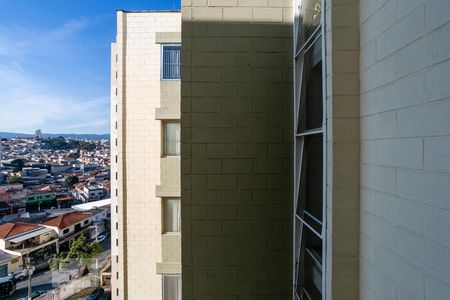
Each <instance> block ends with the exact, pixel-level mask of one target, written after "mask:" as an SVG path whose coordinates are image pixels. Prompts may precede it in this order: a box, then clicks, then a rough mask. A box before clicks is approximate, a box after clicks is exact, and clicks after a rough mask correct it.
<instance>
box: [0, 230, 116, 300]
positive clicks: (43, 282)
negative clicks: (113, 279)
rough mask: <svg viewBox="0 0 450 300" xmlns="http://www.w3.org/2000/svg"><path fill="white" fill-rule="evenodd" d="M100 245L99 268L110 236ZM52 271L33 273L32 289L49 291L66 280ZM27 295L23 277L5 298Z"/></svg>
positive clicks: (105, 253)
mask: <svg viewBox="0 0 450 300" xmlns="http://www.w3.org/2000/svg"><path fill="white" fill-rule="evenodd" d="M100 245H101V246H102V250H103V251H102V252H101V253H100V255H99V256H98V260H99V268H101V267H102V266H103V265H104V264H105V263H106V261H107V259H108V257H109V255H110V253H111V240H110V238H107V239H105V240H104V241H103V242H101V243H100ZM54 275H55V274H54V272H52V271H51V270H44V271H39V272H37V273H35V274H33V276H32V278H31V286H32V291H45V292H46V291H51V290H53V289H55V288H57V287H58V286H59V283H60V282H64V281H67V280H68V278H67V277H66V278H54ZM27 295H28V280H27V279H26V278H25V279H23V280H21V281H18V282H17V284H16V291H15V293H14V294H13V295H12V296H10V297H7V298H4V299H6V300H17V299H20V298H23V297H26V296H27Z"/></svg>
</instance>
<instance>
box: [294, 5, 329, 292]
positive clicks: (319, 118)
mask: <svg viewBox="0 0 450 300" xmlns="http://www.w3.org/2000/svg"><path fill="white" fill-rule="evenodd" d="M296 8H297V12H296V17H295V23H294V39H295V42H294V45H295V61H294V69H295V73H294V74H295V80H294V95H295V108H296V109H295V118H296V120H295V137H294V139H295V152H294V153H295V159H294V160H295V176H294V178H295V199H294V203H295V208H294V213H295V215H294V222H295V227H294V248H295V249H294V256H295V257H294V268H295V272H294V274H295V278H294V285H295V286H294V292H295V295H296V299H298V300H322V299H323V297H324V294H323V290H324V286H325V284H324V276H323V273H324V249H325V241H324V236H325V223H326V222H325V221H326V220H325V218H324V215H325V212H324V208H325V207H326V206H325V197H324V194H325V187H324V186H325V180H324V175H325V174H324V160H325V159H324V157H325V151H324V149H325V148H324V146H325V133H326V130H325V106H324V92H323V88H324V74H323V53H324V52H323V49H322V38H323V37H322V35H323V34H322V21H321V19H322V11H321V8H322V0H297V1H296Z"/></svg>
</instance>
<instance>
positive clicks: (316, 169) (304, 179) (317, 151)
mask: <svg viewBox="0 0 450 300" xmlns="http://www.w3.org/2000/svg"><path fill="white" fill-rule="evenodd" d="M303 145H304V146H303V158H302V166H301V169H302V170H301V180H300V187H299V199H298V205H297V215H298V216H299V217H300V218H302V219H303V220H305V221H306V222H307V223H308V224H309V225H311V226H312V227H313V228H314V230H316V231H317V232H318V233H319V234H320V233H321V232H322V212H323V201H322V200H323V158H322V155H323V139H322V134H317V135H311V136H306V137H304V143H303Z"/></svg>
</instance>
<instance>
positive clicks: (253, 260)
mask: <svg viewBox="0 0 450 300" xmlns="http://www.w3.org/2000/svg"><path fill="white" fill-rule="evenodd" d="M449 12H450V2H449V1H442V0H415V1H403V0H379V1H373V0H295V1H291V0H209V1H194V0H183V1H182V10H181V32H182V34H181V45H182V53H183V54H182V61H181V70H182V78H181V164H180V165H181V185H180V186H181V227H182V228H183V230H182V233H181V255H182V260H181V264H182V272H181V274H182V293H181V295H182V296H183V298H184V299H234V300H236V299H252V300H256V299H264V300H269V299H270V300H272V299H277V300H278V299H295V300H298V299H301V300H305V299H312V300H325V299H334V300H340V299H355V300H356V299H363V300H372V299H377V300H379V299H395V300H401V299H408V300H409V299H412V300H416V299H417V300H431V299H433V300H436V299H437V300H447V299H450V276H449V274H450V241H449V238H448V236H449V235H448V232H449V231H450V205H449V203H450V198H449V196H448V195H449V189H450V184H449V183H450V163H449V161H450V158H449V155H448V153H450V134H449V133H450V123H449V120H450V119H449V118H448V116H449V107H450V89H449V88H448V81H449V80H450V64H449V62H450V51H449V50H450V14H449ZM144 15H145V14H144ZM131 16H133V17H131ZM134 16H136V17H134ZM138 16H140V14H139V13H133V14H128V16H127V13H124V12H119V14H118V39H117V43H116V45H115V46H113V53H114V51H116V53H118V55H117V60H116V61H113V66H114V68H117V70H119V71H118V77H117V78H119V81H116V82H115V81H114V80H113V92H115V87H117V97H114V96H113V103H115V102H114V101H117V104H118V109H117V112H118V114H117V115H116V119H117V120H118V127H117V128H119V130H118V131H116V134H117V138H118V142H117V145H119V147H118V165H117V166H116V168H117V169H116V170H117V172H118V175H117V178H118V181H117V182H116V183H115V184H116V186H117V189H118V190H117V194H116V195H118V198H116V200H115V201H117V202H116V203H117V205H118V206H117V208H116V212H117V211H118V212H119V213H118V215H117V220H118V227H117V228H118V231H117V233H116V234H117V242H116V243H117V245H118V248H117V250H114V249H113V251H116V253H117V254H118V260H117V261H118V262H119V263H118V264H116V267H115V268H116V270H118V271H119V278H122V279H121V280H122V281H120V280H119V281H118V283H116V284H118V285H117V286H119V296H116V298H117V299H121V298H120V297H123V298H124V299H161V298H162V297H163V293H159V291H161V288H162V286H164V283H165V279H164V278H165V277H164V276H162V277H161V276H160V277H159V279H158V281H157V283H156V284H155V286H156V287H155V289H156V290H153V287H154V285H153V284H154V280H153V278H154V274H158V268H157V267H153V265H154V262H156V261H155V260H154V257H156V256H154V254H155V253H158V254H160V255H161V256H162V255H163V254H164V249H163V248H162V247H161V242H160V241H161V240H160V239H161V234H160V233H161V232H162V231H163V230H156V231H154V232H155V235H154V236H153V235H152V230H151V228H152V226H147V223H146V222H148V223H150V222H151V221H152V220H154V218H156V219H157V220H158V222H156V223H157V224H156V225H155V226H161V224H162V221H163V219H161V216H162V215H164V214H162V213H161V207H160V206H158V207H157V208H155V210H153V207H151V208H150V205H151V204H152V203H158V205H159V204H161V203H164V202H163V200H164V197H163V196H161V199H162V200H159V197H157V196H158V195H161V194H158V191H159V192H161V191H164V190H167V189H165V188H164V187H163V184H162V183H161V185H160V186H158V187H155V186H154V185H153V184H151V185H150V184H149V182H151V180H150V177H147V175H146V174H147V173H146V171H148V168H147V167H148V166H147V163H148V161H150V160H152V157H153V156H152V155H153V154H154V153H153V152H154V151H156V152H158V153H160V151H161V150H159V149H161V148H160V147H161V146H160V145H161V144H162V143H163V142H162V141H164V135H162V134H161V132H157V133H155V134H154V138H155V140H157V141H158V142H156V143H155V144H156V146H155V145H153V147H156V148H152V144H151V143H150V142H143V141H147V140H146V139H150V136H149V135H148V134H147V133H146V132H147V131H146V129H147V128H150V127H151V125H150V123H147V122H153V120H154V119H155V116H156V115H157V113H156V112H155V111H156V109H160V106H158V107H156V105H157V104H159V103H160V102H159V101H162V100H157V104H155V107H154V106H152V107H151V109H150V108H149V106H150V103H153V101H154V98H153V96H154V95H162V93H161V90H159V91H157V92H153V93H146V92H145V91H147V89H144V88H142V89H139V88H141V87H142V85H141V84H142V81H146V82H153V78H156V80H155V81H154V83H155V84H163V82H164V81H162V80H159V81H158V76H161V74H162V73H163V72H164V68H162V69H161V68H160V69H159V71H158V70H155V71H154V73H152V72H148V73H146V70H147V67H148V66H147V60H150V59H151V57H150V56H149V51H148V50H143V49H142V48H141V47H144V46H143V45H142V41H143V40H146V41H147V42H146V43H145V47H149V48H150V47H153V46H154V44H155V40H157V39H156V38H154V39H152V38H148V39H147V38H145V37H146V36H147V35H148V36H150V35H151V34H150V33H148V32H147V31H152V30H153V29H151V28H152V26H149V25H148V24H150V23H145V22H144V21H142V22H141V23H140V22H139V21H138V20H140V19H139V17H138ZM128 17H129V18H128ZM141 18H145V17H141ZM127 24H128V26H127ZM131 24H133V25H134V26H130V25H131ZM139 30H143V31H145V32H146V33H145V34H144V33H143V32H141V31H139ZM171 30H173V29H171ZM171 30H169V31H171ZM135 31H139V32H140V33H139V34H136V35H135V36H134V37H133V36H132V37H130V36H129V35H130V34H132V33H133V32H135ZM167 35H168V34H167ZM152 36H153V35H152ZM155 36H159V35H158V34H155ZM170 42H171V43H172V42H173V41H170ZM178 42H179V41H178ZM127 45H128V46H127ZM155 48H158V47H155ZM158 49H160V50H159V51H160V52H159V53H160V54H159V56H158V55H156V57H157V59H156V58H155V61H156V63H155V64H154V65H157V66H161V63H160V61H161V55H163V54H162V53H163V52H162V51H163V50H161V45H159V48H158ZM124 53H125V54H126V56H125V54H124ZM140 55H143V56H140ZM124 57H126V59H124ZM113 60H114V59H113ZM163 61H164V59H163ZM119 66H120V67H119ZM127 70H128V72H126V71H127ZM155 74H156V75H155ZM138 75H140V76H139V77H138ZM113 77H114V76H113ZM159 79H161V78H159ZM138 99H139V100H140V101H139V100H138ZM161 103H162V102H161ZM113 105H115V104H113ZM113 108H114V106H113ZM159 111H160V110H159ZM113 114H114V113H113ZM144 115H145V117H144ZM164 115H170V114H164ZM161 124H162V125H164V122H162V123H161ZM113 127H114V126H113ZM160 128H161V127H160ZM133 129H134V130H136V131H133ZM144 129H145V130H144ZM132 132H133V133H132ZM137 141H139V143H138V142H137ZM155 149H156V150H155ZM161 156H163V155H160V156H158V155H156V157H157V159H160V158H161ZM153 165H155V164H153ZM156 165H158V166H160V167H161V169H160V170H158V171H157V172H156V173H153V174H157V175H158V176H160V174H162V167H163V162H161V163H160V164H158V163H156ZM137 166H139V167H137ZM140 172H142V173H140ZM161 178H162V177H161ZM113 184H114V183H113ZM155 195H156V198H153V197H155ZM162 195H166V194H162ZM173 195H174V194H173ZM153 199H157V200H156V201H155V202H152V201H153ZM161 201H162V202H161ZM156 206H157V205H155V207H156ZM137 210H139V213H136V211H137ZM154 211H157V212H158V213H159V216H154V214H153V212H154ZM146 214H148V215H146ZM144 223H145V224H144ZM124 224H125V225H124ZM144 228H145V229H144ZM158 233H159V234H158ZM138 237H140V238H138ZM152 237H153V238H154V239H152V240H151V241H150V239H151V238H152ZM178 237H179V234H178ZM178 241H179V240H178ZM154 249H155V250H154ZM161 250H162V252H158V251H161ZM123 253H126V255H123ZM122 260H123V261H122ZM138 263H139V265H140V266H141V269H139V270H138V269H137V264H138ZM157 263H158V262H157ZM147 266H150V267H149V268H147ZM117 268H119V269H117ZM120 268H124V270H123V271H121V270H120ZM113 270H114V266H113ZM136 270H138V271H136ZM153 271H155V272H153ZM173 274H174V273H172V274H171V275H173ZM176 274H179V273H176ZM113 275H114V274H113ZM120 276H122V277H120ZM113 277H114V276H113ZM144 282H145V283H144ZM178 282H179V281H178ZM178 282H177V284H178ZM143 284H144V286H145V293H146V294H145V295H146V296H145V297H143V296H142V295H144V291H143V289H142V287H141V286H142V285H143ZM174 285H175V284H174ZM155 291H157V292H155ZM181 295H174V296H173V295H168V294H164V298H162V299H180V298H181Z"/></svg>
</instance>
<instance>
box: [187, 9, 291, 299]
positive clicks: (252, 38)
mask: <svg viewBox="0 0 450 300" xmlns="http://www.w3.org/2000/svg"><path fill="white" fill-rule="evenodd" d="M291 5H292V4H291V1H267V0H264V1H261V0H222V1H218V0H209V1H206V0H205V1H194V0H192V1H185V2H183V7H182V14H183V21H182V48H183V61H182V71H183V73H182V83H181V93H182V95H181V99H182V100H181V119H182V150H181V152H182V157H181V171H182V175H181V187H182V190H181V196H182V230H183V232H182V279H183V299H185V300H186V299H187V300H189V299H205V300H206V299H216V300H225V299H234V300H236V299H249V300H250V299H254V300H256V299H267V300H268V299H291V290H292V288H291V285H292V280H291V276H292V263H291V262H292V250H291V248H292V222H291V216H292V204H291V203H292V201H291V173H292V168H291V165H292V150H291V148H292V134H293V132H292V121H291V120H292V115H291V113H292V110H291V106H292V91H291V90H292V84H291V82H292V79H291V73H292V71H291V58H292V50H291V48H292V41H291V39H292V33H291V32H292V20H291V19H292V14H291V12H292V10H291ZM288 15H289V17H287V16H288Z"/></svg>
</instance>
